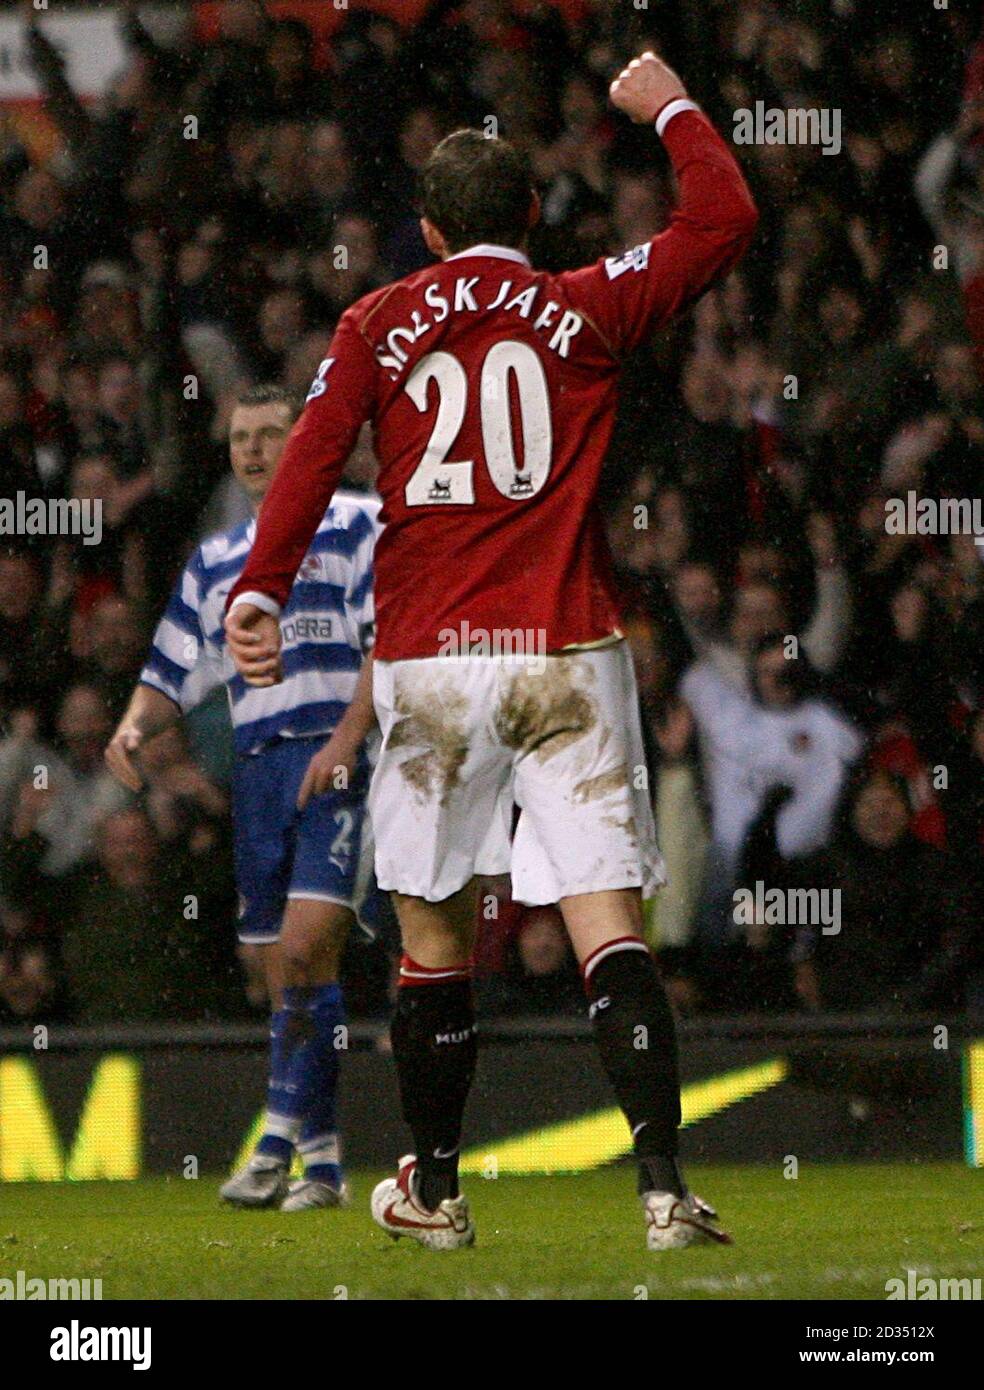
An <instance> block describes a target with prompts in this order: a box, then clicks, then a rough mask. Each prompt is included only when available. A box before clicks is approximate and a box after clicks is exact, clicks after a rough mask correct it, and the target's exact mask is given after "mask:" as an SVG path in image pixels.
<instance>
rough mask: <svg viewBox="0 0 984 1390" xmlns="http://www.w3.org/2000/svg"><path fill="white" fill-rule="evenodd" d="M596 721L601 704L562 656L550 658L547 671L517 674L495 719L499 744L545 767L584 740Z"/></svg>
mask: <svg viewBox="0 0 984 1390" xmlns="http://www.w3.org/2000/svg"><path fill="white" fill-rule="evenodd" d="M597 720H598V708H597V705H596V704H595V702H594V700H593V699H592V698H591V696H590V695H588V694H587V693H586V692H585V691H584V690H583V689H581V687H580V686H579V684H578V683H577V680H576V679H575V677H574V674H573V671H572V669H571V665H570V663H569V662H567V661H565V660H564V658H563V657H548V658H547V663H546V667H545V669H543V670H539V671H532V670H531V671H519V672H518V673H517V674H516V675H514V676H513V677H512V678H511V680H510V681H509V684H508V686H507V687H506V689H505V691H504V692H503V694H502V696H501V698H500V700H499V704H498V707H497V708H496V711H495V715H494V723H495V731H496V734H497V736H498V738H499V740H500V741H501V742H502V743H504V744H505V746H506V747H507V748H514V749H516V750H517V751H519V752H523V753H527V754H528V753H535V755H536V757H537V759H538V760H539V761H540V762H541V763H545V762H548V761H549V760H550V759H551V758H553V757H556V755H557V754H558V753H562V752H563V751H564V749H565V748H569V747H570V746H571V744H572V743H576V742H577V741H578V739H581V738H583V737H584V735H585V734H586V733H588V732H589V731H590V730H591V729H593V728H594V726H595V724H596V723H597Z"/></svg>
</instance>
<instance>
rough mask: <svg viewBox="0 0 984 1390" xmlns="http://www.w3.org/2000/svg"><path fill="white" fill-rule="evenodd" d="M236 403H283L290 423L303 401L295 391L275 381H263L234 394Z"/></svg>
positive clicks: (302, 406) (298, 413)
mask: <svg viewBox="0 0 984 1390" xmlns="http://www.w3.org/2000/svg"><path fill="white" fill-rule="evenodd" d="M235 404H236V405H285V406H286V407H287V409H288V410H289V411H290V418H291V423H293V421H294V420H296V419H297V417H298V415H300V413H301V411H302V410H303V409H304V402H303V400H302V399H301V397H300V396H299V395H298V394H297V392H296V391H291V390H290V389H289V387H287V386H278V385H277V384H276V383H275V382H272V381H268V382H263V383H262V384H261V385H259V386H249V387H247V388H246V390H245V391H240V392H239V394H238V395H237V396H236V400H235Z"/></svg>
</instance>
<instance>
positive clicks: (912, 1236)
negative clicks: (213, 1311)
mask: <svg viewBox="0 0 984 1390" xmlns="http://www.w3.org/2000/svg"><path fill="white" fill-rule="evenodd" d="M378 1176H381V1175H378V1174H370V1173H365V1172H360V1173H355V1174H353V1175H352V1176H351V1178H350V1182H351V1187H352V1191H353V1203H352V1205H351V1207H349V1208H348V1209H347V1210H344V1211H327V1212H326V1211H317V1212H303V1213H297V1214H291V1215H287V1214H284V1213H281V1212H278V1211H262V1212H244V1211H234V1210H230V1209H229V1208H224V1207H222V1206H220V1204H219V1201H218V1197H217V1186H218V1181H219V1179H217V1178H199V1179H197V1180H195V1181H186V1180H182V1179H180V1178H175V1179H160V1178H158V1179H145V1180H142V1181H139V1182H133V1183H126V1182H121V1183H98V1182H94V1183H62V1184H44V1183H39V1184H12V1185H10V1186H7V1187H4V1188H3V1189H2V1192H0V1276H2V1277H5V1278H15V1277H16V1271H17V1270H19V1269H21V1270H24V1272H25V1277H26V1278H35V1277H41V1278H45V1279H47V1278H84V1277H89V1278H100V1279H101V1280H102V1286H103V1288H102V1291H103V1297H104V1298H105V1299H112V1298H137V1299H146V1298H166V1299H202V1298H220V1299H251V1298H289V1299H310V1298H321V1299H326V1298H327V1299H330V1298H340V1297H348V1298H353V1299H357V1298H370V1299H372V1298H376V1299H389V1298H399V1299H405V1298H446V1299H469V1298H473V1299H512V1298H546V1299H553V1298H572V1299H599V1298H607V1299H633V1298H642V1297H649V1298H671V1299H715V1298H752V1299H762V1298H764V1299H769V1298H809V1299H838V1298H864V1299H882V1300H883V1299H884V1298H885V1282H886V1280H887V1279H889V1278H892V1277H895V1276H901V1277H903V1278H904V1277H905V1271H906V1269H908V1268H915V1269H916V1270H918V1271H919V1272H920V1273H922V1274H928V1275H933V1276H935V1277H937V1278H968V1277H974V1276H977V1277H979V1276H980V1275H981V1265H982V1260H981V1250H982V1240H981V1226H982V1223H981V1220H980V1212H981V1205H980V1197H981V1180H982V1179H981V1174H980V1172H975V1171H972V1170H970V1169H967V1168H962V1167H960V1166H958V1165H956V1164H954V1165H948V1164H926V1165H889V1164H884V1165H867V1166H861V1165H849V1164H846V1163H845V1164H843V1165H839V1164H833V1165H827V1166H824V1167H810V1166H809V1165H808V1164H801V1165H800V1170H799V1177H798V1178H796V1179H795V1180H791V1179H785V1178H784V1177H783V1176H782V1170H781V1167H780V1166H779V1165H776V1167H775V1168H771V1167H769V1168H766V1167H747V1168H739V1167H716V1168H693V1169H692V1171H691V1174H690V1176H691V1181H692V1184H693V1187H694V1189H695V1191H697V1192H699V1193H701V1195H703V1196H705V1197H707V1198H708V1200H710V1201H713V1202H714V1203H715V1204H717V1206H718V1208H719V1210H720V1211H721V1214H722V1222H723V1224H724V1225H725V1227H726V1228H727V1229H729V1230H730V1231H731V1232H732V1233H733V1234H734V1236H735V1238H736V1242H737V1243H736V1244H735V1245H734V1246H732V1247H730V1248H728V1247H702V1248H699V1249H693V1250H686V1251H675V1252H673V1253H669V1254H663V1255H652V1254H649V1253H648V1252H647V1251H646V1249H645V1244H644V1237H643V1225H642V1220H641V1215H640V1211H639V1207H638V1205H637V1203H636V1201H635V1198H634V1193H633V1180H634V1172H633V1170H632V1168H631V1167H628V1166H619V1167H615V1168H606V1169H601V1170H597V1171H595V1172H591V1173H585V1174H581V1175H578V1176H556V1177H531V1178H499V1179H497V1180H496V1181H483V1180H482V1179H480V1178H475V1177H472V1178H469V1180H468V1184H467V1192H468V1195H469V1198H470V1200H471V1203H472V1209H473V1212H474V1215H475V1219H476V1222H477V1225H478V1241H477V1244H476V1245H475V1247H474V1248H473V1249H471V1250H460V1251H454V1252H449V1253H440V1254H438V1253H433V1252H430V1251H427V1250H423V1249H421V1248H420V1247H419V1246H417V1245H415V1244H414V1243H413V1242H411V1241H409V1240H401V1241H399V1242H398V1243H395V1242H393V1241H391V1240H390V1239H389V1237H387V1236H386V1235H384V1234H383V1232H381V1231H379V1230H378V1229H377V1228H376V1227H375V1226H374V1225H373V1224H372V1222H371V1220H370V1217H369V1211H368V1201H369V1193H370V1191H371V1189H372V1185H373V1183H374V1182H375V1181H376V1180H377V1178H378ZM975 1213H976V1219H975Z"/></svg>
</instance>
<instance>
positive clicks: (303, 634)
mask: <svg viewBox="0 0 984 1390" xmlns="http://www.w3.org/2000/svg"><path fill="white" fill-rule="evenodd" d="M299 409H300V403H299V402H295V401H294V399H293V398H292V397H291V396H290V394H289V393H288V392H286V391H284V390H282V389H281V388H280V387H276V386H261V387H254V388H253V389H251V390H250V391H248V392H247V393H246V394H244V395H243V396H241V397H240V399H239V401H238V403H237V404H236V406H235V408H234V409H233V412H232V417H231V420H230V431H229V442H230V458H231V463H232V469H233V472H234V474H235V476H236V478H237V479H238V481H239V482H240V484H241V485H242V487H243V488H244V490H245V492H246V493H247V495H248V497H249V499H250V503H251V504H252V508H253V511H254V517H253V519H252V520H250V521H249V522H247V523H242V524H240V525H239V526H235V527H233V528H232V529H230V530H228V531H225V532H222V533H220V534H218V535H214V536H210V537H209V538H208V539H207V540H205V541H203V542H202V544H201V545H199V546H198V548H197V549H196V550H195V551H194V553H193V554H192V556H191V558H190V560H189V561H188V563H187V565H186V566H185V569H184V572H183V573H182V575H181V577H180V579H179V580H178V583H177V585H176V587H175V590H174V593H173V595H172V597H171V600H170V602H169V604H168V606H167V609H166V611H165V613H164V616H163V617H162V618H161V621H160V623H159V624H158V626H157V630H156V632H155V634H154V640H153V644H152V647H151V651H150V654H149V657H148V659H147V664H146V665H145V667H144V669H143V671H142V673H141V676H140V681H139V683H138V685H137V687H136V689H135V690H134V692H133V696H132V698H131V700H130V704H129V707H128V708H127V711H126V713H125V715H124V716H123V719H122V720H121V722H120V726H119V728H118V729H117V731H116V733H115V734H114V736H113V739H112V741H111V742H110V744H109V746H108V748H107V750H106V760H107V762H108V763H109V766H110V767H111V768H112V770H113V771H114V773H115V774H116V776H117V777H118V778H119V780H120V781H121V782H123V783H124V784H125V785H127V786H129V787H131V788H133V789H134V790H137V789H139V787H140V786H141V781H142V779H141V775H140V770H139V758H140V750H141V748H142V747H143V745H144V744H145V743H146V741H147V740H148V739H150V738H153V736H154V735H155V734H157V733H159V732H160V731H161V730H162V729H163V728H165V727H166V726H167V725H168V724H170V723H172V722H173V721H175V720H176V719H178V718H180V716H181V715H182V714H183V713H185V712H187V711H188V710H189V709H191V708H193V707H194V706H195V705H196V704H197V703H199V701H200V700H202V699H203V698H204V696H205V695H206V694H207V693H208V692H209V691H210V690H212V689H214V688H215V687H216V686H217V685H219V684H222V683H224V684H225V686H226V688H227V690H228V693H229V704H230V709H231V714H232V723H233V729H234V737H235V748H236V766H235V773H234V779H233V828H234V843H235V869H236V883H237V887H238V890H239V902H240V907H239V939H240V941H241V942H243V943H248V944H251V945H255V946H257V947H259V948H260V951H261V955H262V957H263V964H264V972H265V975H266V980H267V985H268V989H269V993H270V999H271V1004H272V1008H273V1016H272V1028H271V1049H270V1079H269V1092H268V1104H267V1113H266V1122H265V1127H264V1133H263V1136H262V1138H261V1139H260V1141H259V1144H258V1146H257V1148H256V1151H255V1153H254V1154H253V1156H252V1158H251V1159H250V1161H249V1163H248V1164H247V1165H246V1167H245V1168H244V1169H243V1170H242V1171H241V1172H239V1173H237V1174H235V1176H234V1177H232V1178H231V1179H230V1180H229V1181H228V1182H227V1183H226V1184H225V1186H224V1187H223V1188H222V1196H223V1197H224V1198H225V1200H226V1201H228V1202H231V1203H233V1204H234V1205H237V1206H242V1207H268V1206H273V1205H275V1204H278V1203H279V1204H281V1206H282V1209H283V1210H285V1211H299V1210H303V1209H306V1208H311V1207H328V1206H337V1205H339V1204H340V1203H342V1202H344V1200H345V1196H346V1192H345V1185H344V1182H343V1179H342V1170H341V1166H340V1154H339V1146H338V1136H337V1126H336V1119H335V1092H336V1082H337V1075H338V1060H339V1051H340V1048H341V1046H343V1045H344V1039H345V1033H344V1014H343V1005H342V996H341V990H340V987H339V983H338V969H339V962H340V959H341V954H342V950H343V947H344V945H345V941H346V938H347V936H348V933H349V930H350V927H351V925H352V923H353V920H354V918H355V917H356V915H357V914H358V916H359V918H360V920H361V921H362V922H363V924H364V925H371V917H372V915H373V913H372V909H373V907H374V905H375V904H374V893H373V891H372V882H373V880H372V846H371V844H370V836H369V822H368V817H367V815H366V810H365V797H366V790H367V786H368V766H367V759H366V753H365V750H364V745H365V741H366V737H367V734H368V733H369V730H370V728H371V726H372V724H373V722H374V716H373V712H372V698H371V673H370V668H371V658H369V657H367V655H366V654H367V652H368V650H369V647H370V644H371V640H372V629H373V593H372V558H373V548H374V543H375V539H376V533H377V529H378V522H377V513H378V504H377V503H375V502H374V501H373V500H371V499H369V498H364V497H360V496H357V495H355V494H352V493H345V492H342V493H336V495H335V497H334V499H333V501H332V504H331V506H330V507H329V508H328V510H327V511H326V513H325V514H324V517H323V518H322V520H321V522H320V524H319V526H318V528H317V531H316V533H315V535H314V538H313V539H312V541H311V544H310V546H309V548H308V551H307V554H306V555H305V557H304V559H303V561H302V562H301V565H300V568H299V571H298V575H297V579H296V582H295V583H294V585H293V588H292V590H291V594H290V598H289V600H288V602H287V604H286V606H285V608H284V611H283V614H282V620H281V637H282V640H283V648H284V680H283V682H282V683H281V684H280V685H277V686H275V687H271V688H269V689H265V690H259V689H256V688H254V687H252V686H249V685H247V684H246V682H245V681H244V680H243V678H242V677H241V676H240V675H238V673H237V672H236V668H235V666H234V664H233V662H232V660H231V658H230V656H229V654H228V652H227V650H226V645H225V634H224V632H223V626H222V621H223V615H224V605H225V599H226V595H227V594H228V592H229V589H230V588H231V587H232V585H233V584H234V583H235V581H236V580H237V578H238V577H239V575H240V573H241V572H242V569H243V567H244V565H245V564H246V560H247V557H248V555H249V552H250V548H251V546H252V544H253V538H254V535H255V532H256V514H258V513H259V510H260V507H261V505H262V503H263V500H264V498H265V496H266V494H267V492H268V490H269V488H270V485H271V483H272V482H273V479H274V475H275V473H276V471H277V466H278V464H279V461H280V455H281V453H282V451H283V447H284V444H285V442H286V440H287V436H288V434H289V433H290V429H291V426H292V425H293V423H294V420H295V419H296V417H297V415H298V413H299ZM295 1149H296V1150H297V1151H298V1152H299V1153H300V1155H301V1158H302V1160H303V1163H304V1178H303V1179H302V1180H301V1181H299V1182H295V1183H294V1184H292V1185H290V1186H288V1175H289V1172H290V1166H291V1162H292V1159H293V1156H294V1152H295Z"/></svg>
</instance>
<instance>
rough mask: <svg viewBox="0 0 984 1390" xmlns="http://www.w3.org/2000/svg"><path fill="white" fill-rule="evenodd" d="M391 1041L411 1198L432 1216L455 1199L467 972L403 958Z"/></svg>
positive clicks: (468, 1030)
mask: <svg viewBox="0 0 984 1390" xmlns="http://www.w3.org/2000/svg"><path fill="white" fill-rule="evenodd" d="M407 980H410V981H412V983H406V981H407ZM390 1036H391V1038H392V1040H393V1058H394V1061H395V1062H396V1074H397V1078H398V1080H399V1084H400V1099H401V1102H402V1105H403V1118H404V1119H405V1120H406V1122H407V1124H408V1125H409V1126H410V1129H411V1131H412V1133H413V1139H414V1145H415V1147H416V1151H417V1189H416V1191H417V1196H418V1197H419V1198H420V1201H421V1202H422V1203H423V1205H424V1206H425V1207H426V1208H427V1209H428V1211H434V1210H436V1208H437V1207H439V1206H440V1204H441V1202H442V1201H443V1200H444V1199H445V1197H457V1195H458V1152H459V1145H460V1142H461V1125H462V1119H463V1116H464V1111H465V1102H466V1100H467V1099H468V1092H469V1091H470V1090H471V1084H472V1078H473V1077H474V1075H475V1061H476V1056H477V1051H478V1048H477V1043H476V1038H475V1011H474V1007H473V1004H472V991H471V971H470V968H469V967H467V966H466V967H462V968H461V969H460V970H458V971H456V972H454V974H452V975H451V976H450V977H449V976H448V972H447V971H445V970H441V971H438V970H428V969H427V967H425V966H419V965H417V964H415V963H414V962H413V961H411V960H410V959H409V958H408V957H406V956H404V958H403V968H402V970H401V985H400V989H399V991H398V995H397V1003H396V1013H395V1014H394V1016H393V1023H392V1027H391V1030H390Z"/></svg>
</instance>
